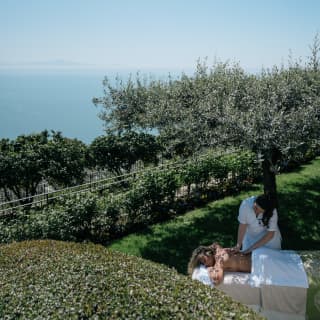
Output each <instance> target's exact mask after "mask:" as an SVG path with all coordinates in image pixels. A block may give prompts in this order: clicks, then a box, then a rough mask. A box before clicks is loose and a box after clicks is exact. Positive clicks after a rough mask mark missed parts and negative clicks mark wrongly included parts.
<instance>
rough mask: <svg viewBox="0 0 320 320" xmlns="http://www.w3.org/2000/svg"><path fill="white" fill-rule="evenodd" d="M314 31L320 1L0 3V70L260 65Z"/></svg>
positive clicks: (303, 51)
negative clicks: (229, 63)
mask: <svg viewBox="0 0 320 320" xmlns="http://www.w3.org/2000/svg"><path fill="white" fill-rule="evenodd" d="M317 32H320V0H219V1H218V0H197V1H195V0H193V1H192V0H47V1H44V0H0V39H1V41H0V68H31V67H33V68H43V67H48V66H49V67H52V68H59V67H60V68H61V67H66V68H89V69H90V68H97V69H99V68H101V69H102V68H105V69H115V70H121V69H131V70H137V71H139V70H144V69H166V70H177V69H182V70H188V69H192V68H194V67H195V65H196V63H197V60H198V59H200V60H204V59H207V61H208V64H211V63H213V62H214V61H215V60H219V61H227V60H229V61H232V62H239V63H240V65H241V66H242V67H243V68H245V69H248V70H250V69H260V68H261V67H265V68H268V67H272V66H273V65H280V64H282V63H286V62H287V61H288V56H289V54H291V55H292V56H293V57H294V58H295V59H298V58H300V57H301V58H302V59H305V58H306V57H307V56H308V55H310V49H309V45H310V44H312V42H313V39H314V37H315V35H316V33H317ZM290 52H291V53H290Z"/></svg>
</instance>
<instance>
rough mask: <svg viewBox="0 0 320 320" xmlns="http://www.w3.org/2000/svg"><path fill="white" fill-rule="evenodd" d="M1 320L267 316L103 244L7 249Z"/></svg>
mask: <svg viewBox="0 0 320 320" xmlns="http://www.w3.org/2000/svg"><path fill="white" fill-rule="evenodd" d="M0 287H1V290H0V318H1V319H8V320H9V319H135V320H136V319H157V320H158V319H259V318H260V317H259V316H258V315H257V314H255V313H254V312H253V311H252V310H251V309H248V308H247V307H245V306H243V305H241V304H240V303H237V302H235V301H233V300H232V299H231V298H229V297H227V296H226V295H224V294H222V293H221V292H219V291H218V290H216V289H209V288H208V287H206V286H204V285H202V284H200V283H198V282H194V281H191V280H190V279H188V278H187V277H186V276H183V275H180V274H178V273H177V272H176V271H175V270H173V269H169V268H168V267H166V266H163V265H160V264H156V263H153V262H151V261H146V260H143V259H141V258H138V257H134V256H129V255H126V254H123V253H119V252H113V251H111V250H108V249H106V248H104V247H102V246H100V245H94V244H85V243H83V244H76V243H70V242H69V243H68V242H57V241H47V240H46V241H26V242H20V243H12V244H10V245H1V246H0Z"/></svg>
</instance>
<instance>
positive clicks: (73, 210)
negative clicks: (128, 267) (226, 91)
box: [0, 152, 258, 243]
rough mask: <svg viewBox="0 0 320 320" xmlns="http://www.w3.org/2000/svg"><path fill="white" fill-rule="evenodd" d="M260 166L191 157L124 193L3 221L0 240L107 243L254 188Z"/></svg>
mask: <svg viewBox="0 0 320 320" xmlns="http://www.w3.org/2000/svg"><path fill="white" fill-rule="evenodd" d="M257 168H258V163H256V162H255V155H254V154H253V153H250V152H239V153H233V154H228V155H222V156H217V155H215V154H213V153H208V154H207V155H206V156H203V157H198V158H196V159H191V160H190V161H188V162H187V163H186V164H185V165H184V166H176V167H171V168H169V169H165V170H163V169H162V170H161V169H157V168H155V170H154V171H151V170H148V171H145V172H142V173H139V174H137V175H136V177H135V179H132V180H129V181H128V185H129V188H128V189H127V190H122V192H121V193H103V194H102V195H97V194H94V193H86V194H78V195H71V196H70V195H68V196H65V197H63V198H60V199H57V200H56V201H55V202H54V203H52V204H50V205H48V206H47V207H44V208H42V209H40V210H36V209H32V210H28V211H18V212H16V214H15V215H14V216H13V217H11V218H10V217H9V218H7V219H4V218H1V219H0V242H2V243H9V242H11V241H14V240H15V241H21V240H31V239H55V240H72V241H83V240H90V241H94V242H99V243H106V242H108V241H110V240H112V239H115V238H118V237H121V236H123V235H125V234H128V233H131V232H134V231H137V230H138V229H141V228H143V227H146V226H149V225H151V224H153V223H156V222H159V221H164V220H168V219H170V218H172V217H174V216H176V215H178V214H181V213H183V212H185V211H186V210H189V209H191V208H193V207H194V206H197V205H201V204H203V203H205V202H208V201H210V200H214V199H217V198H219V197H222V196H224V195H227V194H230V193H234V192H238V191H239V190H241V189H242V188H243V187H245V186H247V185H250V184H251V183H252V182H253V181H254V179H256V177H257V176H258V175H257Z"/></svg>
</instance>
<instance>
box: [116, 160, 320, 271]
mask: <svg viewBox="0 0 320 320" xmlns="http://www.w3.org/2000/svg"><path fill="white" fill-rule="evenodd" d="M277 186H278V194H279V203H280V207H279V225H280V229H281V233H282V237H283V248H284V249H297V250H320V219H319V218H320V159H319V158H317V159H316V160H314V161H312V163H310V164H308V165H304V166H301V167H300V168H299V169H297V170H296V171H294V172H291V173H285V174H281V175H279V176H277ZM262 192H263V187H262V186H261V185H255V186H253V187H252V188H251V189H250V190H249V191H246V192H242V193H240V194H239V195H237V196H234V197H226V198H224V199H222V200H219V201H215V202H212V203H210V204H208V205H207V206H206V207H204V208H201V209H197V210H194V211H191V212H189V213H187V214H185V215H183V216H180V217H177V218H176V219H174V220H172V221H169V222H166V223H162V224H157V225H154V226H152V227H150V228H148V229H146V230H144V231H143V232H139V233H135V234H131V235H129V236H127V237H124V238H122V239H120V240H117V241H115V242H114V243H113V244H111V245H110V248H111V249H114V250H119V251H122V252H126V253H129V254H132V255H136V256H140V257H143V258H145V259H149V260H153V261H156V262H160V263H163V264H166V265H168V266H170V267H174V268H176V269H177V270H178V271H179V272H180V273H186V271H187V270H186V269H187V263H188V259H189V257H190V255H191V252H192V250H193V249H194V248H195V247H197V246H198V245H199V244H209V243H212V242H213V241H218V242H220V243H222V244H223V245H224V246H231V245H234V243H235V241H236V234H237V227H238V222H237V215H238V208H239V205H240V203H241V200H242V199H244V198H246V197H248V196H251V195H256V194H259V193H262Z"/></svg>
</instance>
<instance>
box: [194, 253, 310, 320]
mask: <svg viewBox="0 0 320 320" xmlns="http://www.w3.org/2000/svg"><path fill="white" fill-rule="evenodd" d="M192 278H193V279H195V280H199V281H201V282H203V283H204V284H207V285H210V286H211V287H213V286H214V285H213V284H212V282H211V280H210V278H209V276H208V273H207V270H206V268H205V267H204V266H200V267H199V268H197V269H195V271H194V273H193V276H192ZM216 288H217V289H219V290H221V291H223V292H225V293H226V294H228V295H229V296H231V297H232V298H233V299H235V300H236V301H239V302H241V303H243V304H246V305H248V306H249V307H251V308H253V309H254V310H255V311H257V312H258V313H260V314H262V315H263V316H265V317H266V318H267V319H269V320H271V319H272V320H278V319H279V320H287V319H288V320H302V319H306V302H307V289H308V279H307V275H306V272H305V270H304V267H303V263H302V261H301V259H300V256H299V255H297V254H296V253H295V252H294V251H291V250H290V251H289V250H281V251H278V250H271V249H265V248H261V249H257V250H255V252H254V253H253V254H252V269H251V273H241V272H225V275H224V280H223V283H222V284H220V285H218V286H216Z"/></svg>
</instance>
